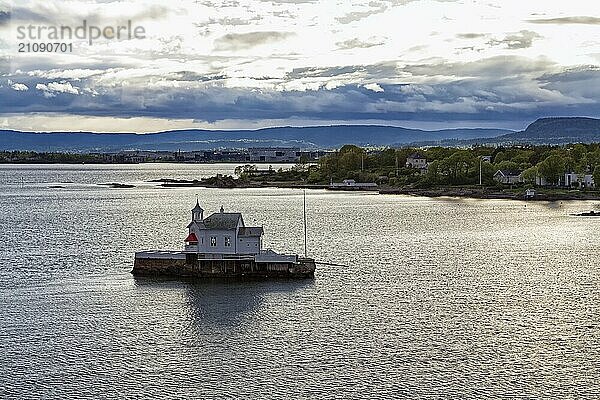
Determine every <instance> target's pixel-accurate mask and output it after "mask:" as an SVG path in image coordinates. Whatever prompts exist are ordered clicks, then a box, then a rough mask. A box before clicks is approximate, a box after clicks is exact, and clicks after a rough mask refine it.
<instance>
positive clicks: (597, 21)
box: [527, 16, 600, 25]
mask: <svg viewBox="0 0 600 400" xmlns="http://www.w3.org/2000/svg"><path fill="white" fill-rule="evenodd" d="M527 22H530V23H532V24H559V25H562V24H584V25H600V18H598V17H589V16H578V17H558V18H542V19H528V20H527Z"/></svg>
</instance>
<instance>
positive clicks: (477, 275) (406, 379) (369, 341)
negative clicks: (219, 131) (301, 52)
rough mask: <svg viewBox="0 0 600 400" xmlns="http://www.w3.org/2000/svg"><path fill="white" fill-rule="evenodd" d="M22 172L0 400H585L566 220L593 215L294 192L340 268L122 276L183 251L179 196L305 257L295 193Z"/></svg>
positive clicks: (595, 281)
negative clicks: (274, 276) (166, 253)
mask: <svg viewBox="0 0 600 400" xmlns="http://www.w3.org/2000/svg"><path fill="white" fill-rule="evenodd" d="M20 168H21V167H7V166H0V206H1V207H2V217H1V219H0V231H1V232H2V236H1V237H2V240H0V265H1V267H2V268H0V310H2V312H1V314H0V358H1V360H2V362H1V363H0V398H31V397H34V398H78V399H79V398H90V399H92V398H93V399H95V398H107V397H117V398H123V397H125V398H142V397H152V398H164V399H167V398H168V399H170V398H204V397H216V398H222V397H234V398H256V399H262V398H332V399H337V398H360V399H362V398H364V397H373V398H376V397H379V398H398V397H404V398H423V399H428V398H431V399H438V398H471V399H480V398H531V399H534V398H535V399H537V398H557V399H565V398H584V399H597V398H599V397H600V396H599V393H600V385H599V384H598V382H599V381H600V366H599V365H600V364H599V363H598V360H600V309H599V308H600V267H599V265H598V251H599V248H598V238H599V237H600V219H595V218H577V217H573V216H571V215H570V214H571V213H575V212H581V211H588V210H591V209H594V208H597V207H598V203H597V202H563V203H562V204H561V203H536V202H527V203H525V202H518V201H508V200H473V199H460V200H452V199H444V198H438V199H427V198H419V197H406V196H377V195H373V194H361V193H339V192H335V193H330V192H326V191H308V193H307V203H308V215H309V252H310V253H311V254H313V255H314V256H315V257H316V258H317V259H319V260H323V261H331V262H335V263H339V264H345V265H348V266H347V267H334V266H319V267H318V270H317V273H316V276H315V279H314V280H306V281H272V282H269V281H251V282H239V281H238V282H222V281H221V282H211V283H208V282H204V283H202V282H193V281H178V280H164V279H161V280H156V279H134V278H133V277H132V276H131V274H130V271H131V268H132V263H133V253H134V252H135V251H137V250H141V249H148V248H179V247H180V246H181V244H182V240H183V239H184V238H185V226H186V225H187V222H188V219H189V209H190V208H191V206H192V205H193V203H194V202H195V194H196V193H197V194H198V195H199V197H200V201H201V203H202V205H203V208H205V210H207V212H213V211H217V210H218V209H219V207H220V206H221V205H223V206H224V207H225V209H227V210H238V211H240V212H243V213H244V217H245V218H247V220H256V223H259V224H261V225H264V226H265V230H266V236H265V243H266V245H267V247H272V248H275V249H278V250H281V251H286V252H295V253H301V252H303V229H302V191H300V190H276V189H244V190H238V189H234V190H218V189H185V188H178V189H173V190H162V189H159V188H156V187H154V186H152V185H140V186H138V187H136V188H134V189H128V190H114V189H109V188H106V187H98V186H95V185H93V184H92V183H93V182H95V181H118V182H144V181H147V180H149V179H153V177H163V176H171V177H182V176H181V175H185V176H186V179H187V178H189V177H193V176H194V175H196V174H198V175H202V174H208V172H207V170H204V169H203V168H212V166H199V165H193V166H180V165H155V166H148V165H142V166H104V167H103V168H100V167H95V166H83V167H82V166H68V167H66V166H62V167H54V166H53V167H51V168H50V169H48V170H46V169H44V168H42V167H35V168H22V169H20ZM65 170H66V171H67V172H65ZM183 170H185V171H183ZM57 171H58V172H57ZM182 171H183V172H182ZM23 176H25V177H26V178H27V179H25V180H26V181H29V182H37V184H34V183H31V184H28V185H25V186H24V187H21V186H20V185H18V184H13V183H11V182H19V181H20V180H21V179H20V178H21V177H23ZM60 179H65V180H66V179H69V180H72V181H74V182H78V183H77V184H78V185H79V186H78V187H76V188H73V187H68V188H66V189H48V188H47V183H48V182H57V181H59V180H60ZM86 182H87V183H86ZM88 183H90V184H89V185H88V186H86V185H87V184H88ZM74 185H75V183H74Z"/></svg>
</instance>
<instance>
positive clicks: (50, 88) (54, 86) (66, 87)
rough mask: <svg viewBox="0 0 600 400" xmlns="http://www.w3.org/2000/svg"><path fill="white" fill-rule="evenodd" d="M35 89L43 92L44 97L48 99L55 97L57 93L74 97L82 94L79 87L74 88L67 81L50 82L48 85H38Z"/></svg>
mask: <svg viewBox="0 0 600 400" xmlns="http://www.w3.org/2000/svg"><path fill="white" fill-rule="evenodd" d="M35 88H36V89H37V90H40V91H42V92H43V93H44V96H46V97H55V96H56V95H57V93H67V94H74V95H78V94H79V93H80V92H79V88H78V87H76V86H73V85H72V84H71V82H66V81H62V82H50V83H48V84H44V83H38V84H37V85H35Z"/></svg>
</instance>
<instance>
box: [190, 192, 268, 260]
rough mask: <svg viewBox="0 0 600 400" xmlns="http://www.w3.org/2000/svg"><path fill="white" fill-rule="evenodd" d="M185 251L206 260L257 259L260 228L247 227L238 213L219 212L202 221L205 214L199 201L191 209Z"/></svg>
mask: <svg viewBox="0 0 600 400" xmlns="http://www.w3.org/2000/svg"><path fill="white" fill-rule="evenodd" d="M187 227H188V230H189V232H188V236H187V237H186V238H185V251H186V252H188V253H201V254H205V255H207V256H209V257H210V256H213V257H214V256H217V255H232V254H236V255H246V254H247V255H256V254H260V253H261V250H262V236H263V233H264V231H263V228H262V227H255V226H252V227H248V226H245V224H244V219H243V218H242V214H240V213H226V212H225V210H224V209H223V207H221V210H220V212H218V213H214V214H212V215H210V216H208V217H206V218H204V210H203V209H202V207H200V204H199V203H198V201H196V206H195V207H194V208H193V209H192V221H191V222H190V223H189V225H188V226H187Z"/></svg>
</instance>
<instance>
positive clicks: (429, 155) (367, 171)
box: [308, 143, 600, 187]
mask: <svg viewBox="0 0 600 400" xmlns="http://www.w3.org/2000/svg"><path fill="white" fill-rule="evenodd" d="M414 154H418V155H419V156H421V157H425V158H426V159H427V163H428V167H427V170H426V172H425V171H420V170H418V169H415V168H407V167H406V160H407V158H408V157H409V156H411V155H414ZM498 170H504V171H512V172H516V173H522V177H523V179H524V181H525V182H527V183H529V184H533V183H535V181H536V177H539V178H544V179H545V180H546V182H548V183H549V184H558V183H559V182H560V179H561V177H563V176H564V174H565V173H567V172H575V173H577V174H593V175H594V181H595V182H600V145H599V144H597V143H595V144H573V145H567V146H533V145H531V146H508V147H486V146H474V147H471V148H468V149H461V148H450V147H430V148H425V149H420V148H401V149H384V150H367V149H364V148H360V147H358V146H354V145H346V146H344V147H342V148H341V149H340V150H339V151H337V152H335V153H332V154H330V155H328V156H325V157H323V158H321V159H320V160H319V167H318V168H313V169H311V170H310V171H309V173H308V181H309V182H310V183H325V182H329V181H331V180H333V181H340V180H343V179H355V180H356V181H360V182H377V183H379V184H388V185H390V186H404V185H413V186H415V185H416V186H422V187H431V186H436V185H439V186H443V185H475V184H478V183H479V179H480V174H481V179H482V182H483V184H484V185H488V186H489V185H496V184H497V182H495V181H494V179H493V177H494V174H495V173H496V172H497V171H498Z"/></svg>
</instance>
